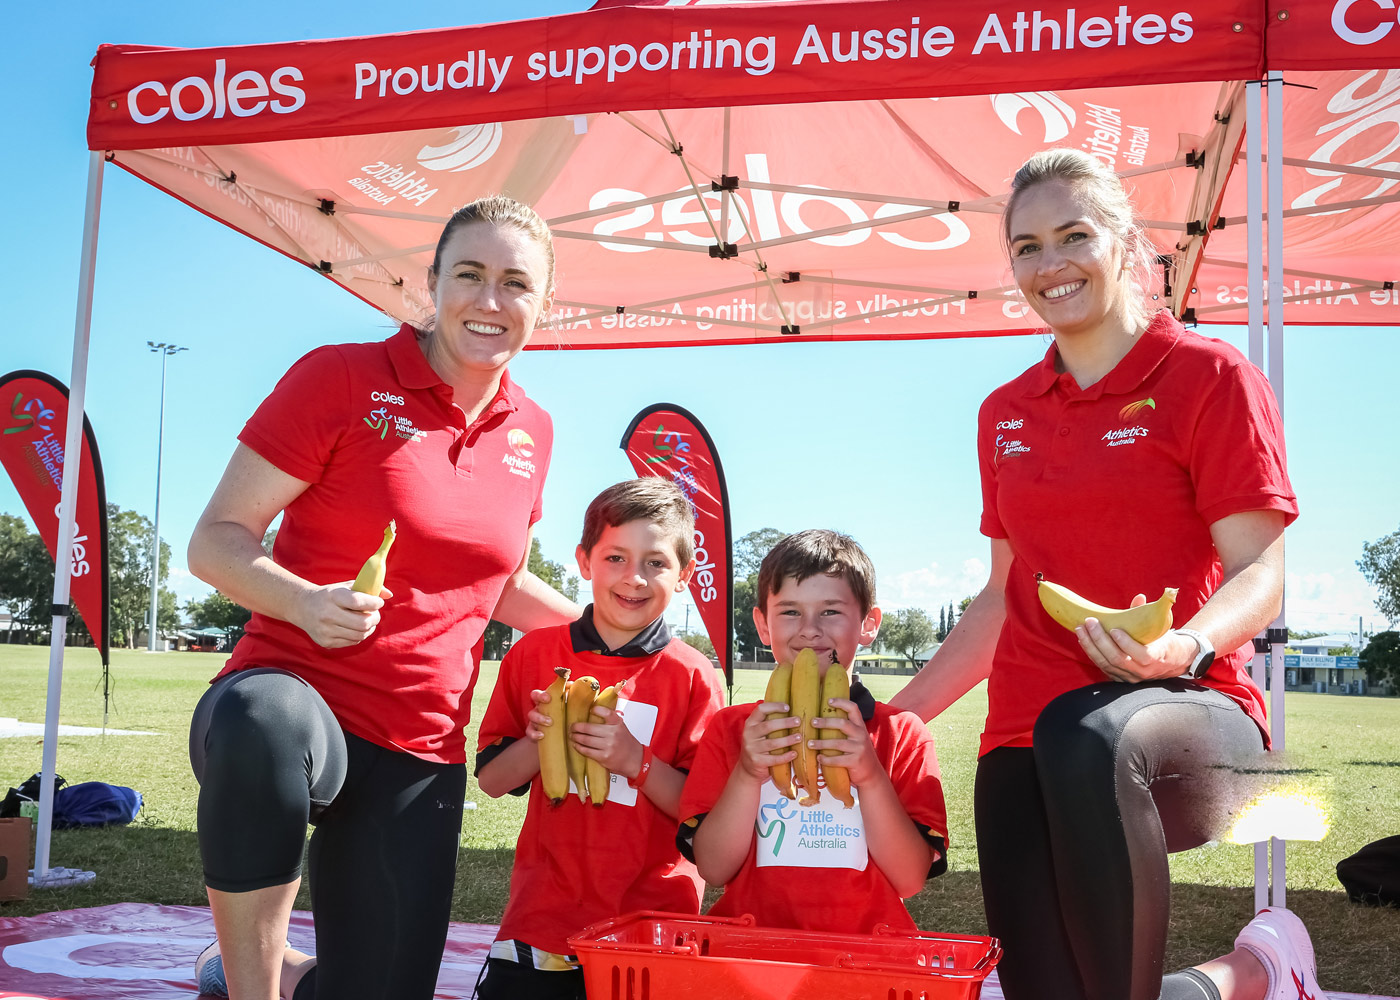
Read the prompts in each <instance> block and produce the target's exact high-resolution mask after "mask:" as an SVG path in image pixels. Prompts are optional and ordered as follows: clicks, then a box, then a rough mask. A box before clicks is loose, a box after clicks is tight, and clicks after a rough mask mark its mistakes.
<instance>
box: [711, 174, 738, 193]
mask: <svg viewBox="0 0 1400 1000" xmlns="http://www.w3.org/2000/svg"><path fill="white" fill-rule="evenodd" d="M710 190H711V191H737V190H739V178H738V177H737V176H735V175H734V174H720V175H719V180H717V181H710Z"/></svg>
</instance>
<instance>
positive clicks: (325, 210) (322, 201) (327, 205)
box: [316, 198, 335, 215]
mask: <svg viewBox="0 0 1400 1000" xmlns="http://www.w3.org/2000/svg"><path fill="white" fill-rule="evenodd" d="M317 201H318V202H319V204H318V205H317V206H316V210H317V211H318V212H320V213H321V214H322V215H334V214H335V202H334V201H333V200H332V199H330V198H318V199H317Z"/></svg>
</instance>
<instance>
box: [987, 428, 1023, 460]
mask: <svg viewBox="0 0 1400 1000" xmlns="http://www.w3.org/2000/svg"><path fill="white" fill-rule="evenodd" d="M1025 425H1026V418H1025V417H1013V418H1010V419H1007V420H998V421H997V427H996V431H997V438H996V454H994V455H993V456H992V458H993V461H994V462H998V463H999V462H1000V461H1001V460H1002V459H1003V458H1009V457H1011V456H1012V455H1023V454H1025V453H1026V452H1028V451H1030V450H1031V446H1030V445H1028V444H1026V443H1025V442H1023V441H1022V440H1021V435H1020V434H1018V433H1017V431H1019V430H1020V429H1021V428H1022V427H1024V426H1025Z"/></svg>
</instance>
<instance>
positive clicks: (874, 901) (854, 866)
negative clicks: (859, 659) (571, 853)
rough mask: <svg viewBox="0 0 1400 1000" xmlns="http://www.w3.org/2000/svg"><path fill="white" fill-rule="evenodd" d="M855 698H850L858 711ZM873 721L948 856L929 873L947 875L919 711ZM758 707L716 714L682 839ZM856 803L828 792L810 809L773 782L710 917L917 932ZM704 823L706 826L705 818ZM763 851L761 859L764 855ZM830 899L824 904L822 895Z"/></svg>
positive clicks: (934, 762) (883, 749) (892, 771)
mask: <svg viewBox="0 0 1400 1000" xmlns="http://www.w3.org/2000/svg"><path fill="white" fill-rule="evenodd" d="M857 693H858V692H857V691H856V690H853V691H852V699H853V700H856V701H857V703H858V704H859V699H858V698H857V697H856V695H857ZM869 704H870V706H871V708H872V711H871V713H870V715H869V717H867V718H866V720H865V725H866V729H867V730H868V731H869V733H870V743H871V745H872V746H873V747H874V749H875V756H876V757H877V758H878V759H879V761H880V764H881V765H882V766H883V767H884V769H885V771H886V772H887V773H888V774H889V776H890V781H891V782H892V783H893V784H894V789H895V792H896V794H897V795H898V796H899V801H900V803H901V804H902V805H903V806H904V811H905V812H907V813H908V814H909V818H910V819H912V820H913V821H914V822H915V824H917V825H918V827H919V829H920V831H921V832H922V833H923V834H924V837H925V839H926V840H927V841H928V842H929V843H930V844H932V845H933V846H934V847H935V848H937V849H938V852H939V854H940V855H942V857H941V858H940V860H939V861H938V862H937V863H935V864H934V865H933V866H932V868H931V870H930V875H935V874H941V873H942V872H943V871H946V870H947V853H948V850H947V842H948V817H947V811H946V809H945V808H944V805H943V784H942V781H941V780H940V779H939V773H938V757H937V755H936V754H935V753H934V746H933V737H932V736H931V735H930V734H929V731H928V727H926V726H925V725H924V723H923V720H921V719H920V718H919V717H918V716H917V715H915V714H914V713H913V712H899V711H896V710H895V709H892V708H890V707H889V706H888V705H884V704H881V703H879V702H875V701H874V700H873V699H871V700H870V702H869ZM752 711H753V704H748V705H731V706H730V707H728V708H726V709H724V710H723V711H722V712H720V713H719V715H717V716H715V719H714V721H713V722H712V723H711V724H710V728H709V730H708V731H707V732H706V733H705V739H704V742H702V743H701V744H700V751H699V753H697V754H696V755H695V764H694V766H693V767H691V769H690V776H689V778H687V779H686V783H685V791H684V792H682V793H681V813H680V818H681V821H682V826H681V836H682V837H683V838H688V837H690V836H692V832H691V831H690V830H689V829H688V825H687V823H686V821H688V820H693V819H695V818H696V817H703V816H704V815H705V814H706V813H708V812H709V811H710V810H711V809H712V808H714V804H715V803H716V802H717V801H718V800H719V797H720V794H721V793H722V792H723V791H724V786H725V784H726V783H727V782H728V781H729V775H730V774H731V773H732V772H733V770H734V766H735V764H737V763H738V760H739V748H740V746H741V745H742V740H743V729H744V720H745V719H747V718H748V717H749V714H750V713H751V712H752ZM854 792H855V795H856V799H857V805H856V807H855V808H853V809H849V810H848V809H846V808H844V807H843V806H842V805H841V804H840V803H836V802H833V800H832V799H831V798H830V797H829V796H828V795H827V794H826V793H825V792H823V795H822V800H821V802H820V803H819V804H818V805H815V806H809V807H803V806H799V805H797V804H796V803H794V802H792V801H790V800H789V799H786V798H784V797H783V796H782V795H781V794H780V793H778V792H777V790H776V789H775V788H774V787H773V783H772V782H771V781H765V782H764V783H763V785H762V787H761V789H760V804H759V815H758V818H757V820H756V822H755V824H754V827H755V828H754V833H753V835H752V836H751V838H750V842H749V853H748V856H747V857H745V859H744V862H743V864H742V865H740V867H739V871H738V872H737V873H736V874H735V875H734V877H733V878H732V879H731V880H730V881H729V883H728V884H727V885H725V887H724V895H723V896H721V897H720V898H719V900H718V901H717V902H716V903H715V905H714V906H712V907H710V914H711V915H712V916H725V917H730V916H739V915H741V914H744V913H750V914H752V915H753V918H754V920H755V922H756V923H757V924H758V925H759V926H760V927H785V928H794V929H797V930H811V931H834V932H838V933H851V934H868V933H870V932H871V930H872V929H873V928H874V927H875V925H876V924H886V925H888V926H889V927H892V928H896V929H901V930H913V929H914V920H913V918H912V917H910V916H909V911H908V910H907V909H906V908H905V906H904V901H903V900H902V899H900V897H899V893H897V892H895V889H894V886H892V885H891V884H890V881H889V879H888V878H886V877H885V874H884V872H882V871H880V869H879V867H878V866H876V864H875V862H874V859H872V858H870V857H869V855H868V852H867V850H866V848H865V841H864V837H865V832H864V824H863V822H862V820H861V819H860V814H859V797H860V789H859V788H856V789H854ZM700 822H702V823H703V822H704V820H703V818H702V819H701V820H700ZM760 849H761V850H762V855H760ZM819 896H820V897H825V898H824V899H818V898H817V897H819Z"/></svg>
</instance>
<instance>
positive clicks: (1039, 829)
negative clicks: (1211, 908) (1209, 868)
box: [975, 681, 1263, 1000]
mask: <svg viewBox="0 0 1400 1000" xmlns="http://www.w3.org/2000/svg"><path fill="white" fill-rule="evenodd" d="M1262 753H1263V741H1262V739H1261V737H1260V734H1259V729H1258V727H1257V726H1255V724H1254V723H1253V721H1251V720H1250V718H1249V717H1248V716H1247V715H1245V714H1244V712H1243V711H1241V710H1240V708H1239V706H1237V705H1236V704H1235V703H1234V702H1232V701H1230V700H1229V699H1228V698H1226V697H1225V696H1224V695H1222V694H1220V693H1218V692H1216V691H1212V690H1209V689H1208V688H1204V687H1201V686H1200V685H1197V684H1192V683H1190V682H1186V681H1159V682H1155V683H1147V684H1113V683H1104V684H1096V685H1091V686H1089V687H1085V688H1079V689H1078V690H1075V691H1070V692H1068V693H1066V694H1064V695H1061V696H1060V697H1059V698H1056V699H1055V700H1054V701H1052V702H1051V703H1050V704H1049V705H1048V706H1046V708H1045V710H1044V711H1043V712H1042V713H1041V715H1040V718H1039V719H1038V720H1037V722H1036V726H1035V734H1034V747H1033V748H1029V749H1028V748H1022V747H1002V748H999V749H996V750H992V751H991V752H989V753H987V754H985V755H983V757H982V759H981V760H980V761H979V762H978V766H977V788H976V793H975V809H976V820H977V853H978V858H979V862H980V866H981V872H982V896H983V901H984V904H985V906H986V910H987V925H988V928H989V930H990V931H991V933H992V934H994V935H995V936H996V937H998V938H1000V939H1001V942H1002V946H1003V947H1004V948H1005V950H1006V953H1005V957H1004V958H1003V959H1002V961H1001V963H1000V965H999V966H998V975H999V977H1000V979H1001V985H1002V989H1003V991H1004V992H1005V994H1006V997H1007V1000H1048V998H1054V1000H1158V997H1159V996H1160V997H1161V998H1162V1000H1187V998H1190V1000H1203V998H1205V1000H1218V996H1219V995H1218V993H1216V992H1215V989H1214V987H1213V986H1210V985H1209V983H1207V982H1206V981H1205V979H1204V977H1202V976H1200V975H1199V974H1197V973H1194V972H1189V973H1178V974H1176V975H1173V976H1168V977H1166V979H1165V980H1164V979H1163V977H1162V962H1163V954H1164V952H1165V950H1166V940H1167V913H1168V905H1169V901H1170V888H1171V879H1170V875H1169V873H1168V869H1167V854H1168V852H1175V851H1184V850H1187V849H1188V848H1191V847H1198V846H1200V845H1201V844H1204V843H1205V842H1206V841H1208V840H1213V839H1215V838H1217V837H1219V836H1221V835H1222V834H1223V833H1224V832H1225V830H1226V829H1227V828H1228V825H1229V822H1230V819H1231V817H1232V815H1233V813H1234V811H1235V810H1236V809H1238V808H1239V807H1240V806H1241V805H1243V802H1242V801H1240V799H1241V797H1242V795H1245V794H1248V793H1247V792H1245V791H1244V790H1243V786H1242V782H1241V779H1240V776H1239V775H1240V772H1241V771H1243V770H1245V769H1249V768H1251V767H1252V766H1253V765H1255V764H1257V763H1258V762H1259V759H1260V756H1261V755H1262Z"/></svg>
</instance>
